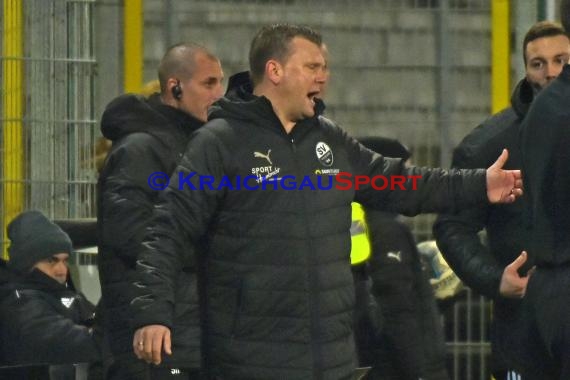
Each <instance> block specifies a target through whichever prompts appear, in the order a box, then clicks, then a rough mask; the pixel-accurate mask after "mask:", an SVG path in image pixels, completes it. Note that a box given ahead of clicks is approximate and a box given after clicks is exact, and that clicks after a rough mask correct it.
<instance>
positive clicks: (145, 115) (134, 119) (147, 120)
mask: <svg viewBox="0 0 570 380" xmlns="http://www.w3.org/2000/svg"><path fill="white" fill-rule="evenodd" d="M172 120H175V124H176V127H177V128H181V129H183V130H184V131H187V132H188V133H191V132H193V131H194V130H196V129H198V128H199V127H200V126H202V125H203V124H204V122H202V121H201V120H198V119H196V118H195V117H193V116H191V115H188V114H187V113H185V112H183V111H180V110H178V109H176V108H174V107H170V106H168V105H165V104H162V102H161V100H160V95H159V94H158V93H155V94H153V95H151V96H150V97H149V98H145V97H144V96H142V95H134V94H125V95H121V96H119V97H117V98H115V99H114V100H113V101H111V103H109V105H107V108H106V109H105V112H104V113H103V116H102V117H101V132H102V133H103V136H105V137H106V138H108V139H109V140H111V141H116V140H119V139H120V138H122V137H124V136H126V135H129V134H131V133H137V132H146V133H149V134H151V135H153V136H155V137H156V138H158V139H160V140H162V141H165V142H167V143H168V139H169V136H170V135H171V134H170V133H168V132H166V131H165V130H164V129H165V128H168V127H169V126H170V125H172ZM163 127H164V128H163Z"/></svg>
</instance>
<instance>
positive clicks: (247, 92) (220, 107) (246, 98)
mask: <svg viewBox="0 0 570 380" xmlns="http://www.w3.org/2000/svg"><path fill="white" fill-rule="evenodd" d="M324 110H325V104H324V102H323V101H322V100H321V99H316V102H315V116H314V117H312V118H310V119H313V118H316V117H318V116H320V115H322V114H323V112H324ZM226 117H227V118H233V119H244V120H251V119H252V118H255V119H259V120H265V121H271V122H274V123H275V122H277V123H278V124H279V125H280V124H281V121H280V120H279V119H278V118H277V115H275V112H274V111H273V106H272V105H271V102H270V101H269V99H267V98H266V97H265V96H256V95H254V94H253V83H252V82H251V78H250V76H249V71H243V72H240V73H237V74H234V75H232V76H231V77H230V79H229V81H228V88H227V90H226V94H225V96H224V97H223V98H222V99H220V100H218V101H217V102H216V103H215V104H214V106H213V107H212V108H211V110H210V114H209V117H208V119H209V120H212V119H218V118H226Z"/></svg>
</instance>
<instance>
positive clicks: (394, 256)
mask: <svg viewBox="0 0 570 380" xmlns="http://www.w3.org/2000/svg"><path fill="white" fill-rule="evenodd" d="M386 257H388V258H389V259H394V260H396V261H398V262H400V263H401V262H402V252H401V251H398V252H388V253H387V254H386Z"/></svg>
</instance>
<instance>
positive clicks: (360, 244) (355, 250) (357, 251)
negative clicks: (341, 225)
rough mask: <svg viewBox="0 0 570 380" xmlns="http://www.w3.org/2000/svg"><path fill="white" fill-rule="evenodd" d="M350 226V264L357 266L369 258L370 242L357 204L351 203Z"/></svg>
mask: <svg viewBox="0 0 570 380" xmlns="http://www.w3.org/2000/svg"><path fill="white" fill-rule="evenodd" d="M351 205H352V224H351V225H350V238H351V242H352V248H351V250H350V263H351V264H352V265H357V264H361V263H363V262H365V261H366V260H368V258H369V257H370V240H368V227H367V225H366V220H365V219H364V209H363V208H362V205H361V204H360V203H357V202H352V204H351Z"/></svg>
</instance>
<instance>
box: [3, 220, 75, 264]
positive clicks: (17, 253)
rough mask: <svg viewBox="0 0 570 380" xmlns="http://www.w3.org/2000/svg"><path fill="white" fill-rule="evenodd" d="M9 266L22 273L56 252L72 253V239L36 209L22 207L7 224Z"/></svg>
mask: <svg viewBox="0 0 570 380" xmlns="http://www.w3.org/2000/svg"><path fill="white" fill-rule="evenodd" d="M8 239H10V246H9V247H8V254H9V256H10V260H9V261H8V266H9V267H10V268H12V269H14V270H16V271H18V272H20V273H25V272H27V271H29V270H30V269H32V268H33V266H34V265H35V264H36V263H37V262H38V261H41V260H44V259H47V258H49V257H52V256H53V255H55V254H57V253H71V252H72V244H71V239H69V236H67V234H66V233H65V232H63V230H62V229H61V228H60V227H59V226H57V225H56V224H54V223H52V222H51V221H50V220H49V219H48V218H46V217H45V216H44V215H43V214H42V213H41V212H39V211H25V212H23V213H21V214H20V215H18V216H17V217H15V218H14V219H13V220H12V221H11V222H10V224H8Z"/></svg>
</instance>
